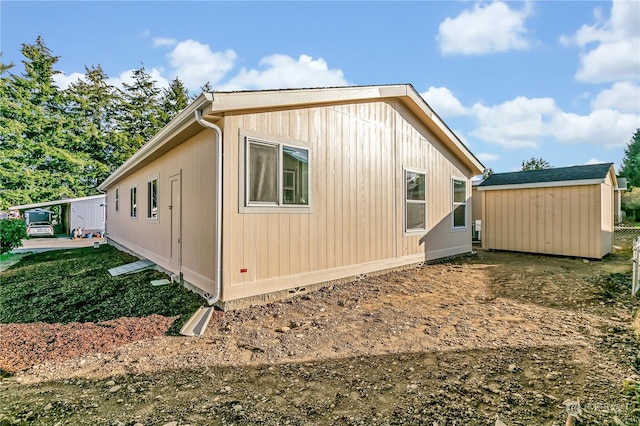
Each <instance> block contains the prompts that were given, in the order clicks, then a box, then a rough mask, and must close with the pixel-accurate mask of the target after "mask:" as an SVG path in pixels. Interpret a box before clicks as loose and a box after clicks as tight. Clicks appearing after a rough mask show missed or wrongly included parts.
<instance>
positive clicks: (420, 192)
mask: <svg viewBox="0 0 640 426" xmlns="http://www.w3.org/2000/svg"><path fill="white" fill-rule="evenodd" d="M404 177H405V203H404V217H405V221H404V230H405V232H412V231H426V230H427V193H426V175H425V174H424V173H420V172H413V171H410V170H405V171H404Z"/></svg>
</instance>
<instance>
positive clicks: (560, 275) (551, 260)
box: [0, 251, 640, 426]
mask: <svg viewBox="0 0 640 426" xmlns="http://www.w3.org/2000/svg"><path fill="white" fill-rule="evenodd" d="M630 269H631V261H630V256H629V255H612V256H609V257H608V258H607V259H605V260H604V261H591V262H588V261H584V260H582V259H568V258H560V257H549V256H537V255H527V254H517V253H504V252H487V251H478V252H477V254H476V255H474V256H469V257H463V258H458V259H453V260H449V261H447V262H442V263H438V264H432V265H425V266H422V267H416V268H413V269H409V270H405V271H399V272H392V273H387V274H384V275H379V276H370V277H364V278H362V279H358V280H357V281H354V282H352V283H345V284H340V285H336V286H332V287H328V288H325V289H323V290H320V291H317V292H314V293H309V294H306V295H299V296H296V297H294V298H291V299H288V300H285V301H281V302H277V303H271V304H269V305H265V306H258V307H253V308H248V309H244V310H241V311H237V312H227V313H222V312H216V314H215V315H214V317H213V318H212V320H211V323H210V324H209V327H208V328H207V330H206V332H205V333H204V335H202V336H200V337H196V338H186V337H172V336H164V335H162V334H161V333H163V332H164V331H165V330H166V328H167V327H168V324H167V321H166V319H165V318H162V317H159V318H155V319H154V318H150V319H149V318H147V319H144V320H141V321H140V323H141V324H142V323H144V327H145V330H148V329H149V328H151V329H152V330H151V331H147V332H146V333H147V334H144V333H142V334H139V333H138V334H136V332H135V325H128V326H127V327H124V328H123V327H119V326H117V325H113V324H112V325H111V326H110V327H111V328H115V329H120V330H125V331H121V332H119V333H116V334H113V333H111V334H110V333H109V332H107V331H105V332H104V333H100V332H96V331H95V330H96V327H103V328H104V329H105V330H107V329H109V327H104V326H103V325H100V324H98V325H96V324H85V325H83V324H69V325H68V326H69V327H72V328H73V329H74V330H76V331H77V330H80V331H79V332H76V331H74V332H73V333H71V332H67V331H65V330H64V329H63V330H61V329H60V328H55V329H54V330H53V331H52V329H50V328H47V327H51V326H47V325H44V324H33V325H24V326H20V327H21V328H16V327H17V326H16V325H0V338H2V336H4V338H3V340H2V341H0V368H2V369H4V370H6V371H17V373H16V374H15V375H11V376H9V377H5V378H2V379H1V381H0V423H1V424H2V425H4V424H21V423H28V424H47V425H49V424H51V425H64V424H73V425H80V424H87V425H95V424H104V425H170V426H176V425H187V424H189V425H254V424H261V425H396V424H406V425H420V424H424V425H430V426H431V425H494V424H499V423H498V422H497V419H499V421H501V422H503V423H504V424H506V425H508V426H510V425H554V424H557V425H564V424H565V421H566V420H567V412H568V410H569V411H571V412H574V413H579V421H578V424H589V425H591V424H601V425H621V424H624V425H637V424H639V421H640V411H639V407H638V405H637V404H638V401H637V400H636V398H637V396H636V394H634V392H632V391H631V388H633V386H634V385H635V383H637V381H640V377H638V376H637V375H636V374H637V370H636V368H637V367H638V366H639V365H640V352H639V351H640V349H639V348H638V345H637V343H636V339H635V336H634V332H633V322H634V317H635V312H636V310H637V308H638V307H639V306H640V303H638V301H637V300H636V299H635V298H631V297H630V294H629V292H630V282H629V276H628V272H629V271H630ZM623 274H627V275H623ZM122 321H123V322H124V321H129V322H130V321H131V320H130V319H122ZM154 321H155V322H157V327H156V329H157V330H159V332H157V333H155V334H154V332H153V326H150V323H151V324H153V323H154ZM129 322H127V324H129ZM134 324H135V321H134ZM57 327H59V326H57ZM83 327H84V328H86V331H87V332H86V333H85V334H86V336H87V337H86V338H83V337H82V336H83V332H82V329H83ZM126 330H129V331H126ZM2 333H4V335H3V334H2ZM9 336H11V340H10V341H11V344H7V341H9ZM70 336H72V337H70ZM103 336H104V337H103ZM143 337H144V338H143ZM20 362H22V364H20ZM567 405H569V407H567Z"/></svg>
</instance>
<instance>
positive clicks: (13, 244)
mask: <svg viewBox="0 0 640 426" xmlns="http://www.w3.org/2000/svg"><path fill="white" fill-rule="evenodd" d="M25 238H27V227H26V225H25V223H24V220H22V219H3V220H0V254H4V253H6V252H8V251H11V250H13V249H14V248H17V247H20V246H21V245H22V240H23V239H25Z"/></svg>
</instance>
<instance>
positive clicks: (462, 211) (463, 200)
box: [453, 179, 467, 228]
mask: <svg viewBox="0 0 640 426" xmlns="http://www.w3.org/2000/svg"><path fill="white" fill-rule="evenodd" d="M466 226H467V183H466V182H465V181H463V180H457V179H453V227H454V228H464V227H466Z"/></svg>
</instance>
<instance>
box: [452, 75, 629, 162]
mask: <svg viewBox="0 0 640 426" xmlns="http://www.w3.org/2000/svg"><path fill="white" fill-rule="evenodd" d="M623 89H625V86H624V85H622V86H615V85H614V89H612V92H611V94H606V95H603V97H602V98H601V99H600V100H597V102H598V103H599V105H598V107H597V108H596V107H594V109H593V110H592V111H591V112H590V113H589V114H586V115H580V114H576V113H572V112H565V111H562V110H561V109H560V108H559V107H558V106H557V105H556V103H555V101H554V100H553V99H551V98H526V97H523V96H519V97H516V98H514V99H512V100H510V101H506V102H503V103H501V104H498V105H491V106H488V105H484V104H482V103H476V104H474V105H473V106H471V107H469V108H467V107H464V106H463V105H462V104H461V103H460V106H461V108H462V109H463V110H465V111H467V113H468V115H469V116H471V117H472V118H473V119H474V120H475V121H476V123H475V128H474V129H473V130H472V131H470V132H469V134H470V135H471V136H473V137H475V138H478V139H481V140H484V141H486V142H489V143H494V144H497V145H500V146H503V147H504V148H507V149H520V148H538V147H539V145H540V144H541V143H542V142H543V141H547V140H552V141H554V142H559V143H566V144H582V143H588V144H593V145H599V146H603V147H607V148H613V147H621V146H624V145H625V144H626V143H627V140H628V138H629V135H630V134H633V132H634V131H635V129H637V128H638V127H640V114H639V113H638V112H633V111H624V110H622V109H621V108H620V109H613V108H609V107H606V104H607V103H613V102H614V101H615V100H619V101H620V102H619V103H621V102H622V100H621V99H622V98H623V96H624V94H623ZM442 93H444V92H442ZM449 93H450V92H449ZM635 93H637V91H636V92H635ZM618 95H619V96H618ZM607 98H609V99H607ZM448 101H449V102H451V103H453V104H456V103H459V101H458V100H457V99H456V98H455V97H454V96H453V95H451V99H448ZM594 102H596V101H594ZM624 102H626V99H625V100H624ZM486 161H490V160H486Z"/></svg>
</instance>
